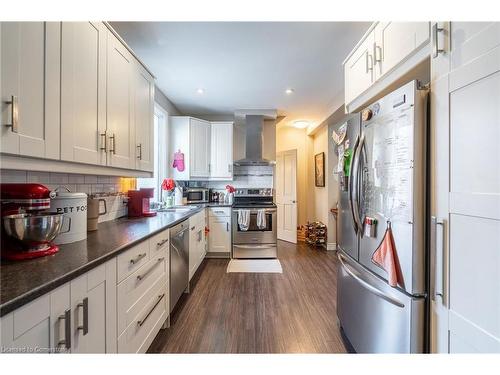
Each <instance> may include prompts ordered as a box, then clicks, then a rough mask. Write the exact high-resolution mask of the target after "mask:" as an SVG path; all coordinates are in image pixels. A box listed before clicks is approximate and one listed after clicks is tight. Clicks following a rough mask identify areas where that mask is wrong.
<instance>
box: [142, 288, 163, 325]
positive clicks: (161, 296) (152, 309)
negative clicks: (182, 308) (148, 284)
mask: <svg viewBox="0 0 500 375" xmlns="http://www.w3.org/2000/svg"><path fill="white" fill-rule="evenodd" d="M163 297H165V293H163V294H161V295H159V296H158V299H157V300H156V302H155V304H154V305H153V307H151V310H149V311H148V313H147V314H146V316H145V317H144V318H142V319H141V320H138V321H137V325H138V326H139V327H142V325H143V324H144V323H146V320H148V318H149V316H150V315H151V313H152V312H153V311H154V309H155V308H156V306H158V304H159V303H160V301H161V300H162V299H163Z"/></svg>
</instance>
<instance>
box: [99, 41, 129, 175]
mask: <svg viewBox="0 0 500 375" xmlns="http://www.w3.org/2000/svg"><path fill="white" fill-rule="evenodd" d="M107 49H108V56H107V80H106V84H107V135H108V150H109V151H108V165H110V166H112V167H117V168H128V169H133V168H135V148H136V147H135V146H136V145H135V132H134V121H133V120H134V116H133V104H134V103H133V98H134V95H133V80H132V69H133V62H134V60H133V56H132V55H131V54H130V52H129V51H128V50H127V49H126V48H125V46H124V45H123V44H122V43H121V42H120V41H119V40H118V39H117V38H116V37H115V36H114V35H113V34H112V33H111V32H108V45H107Z"/></svg>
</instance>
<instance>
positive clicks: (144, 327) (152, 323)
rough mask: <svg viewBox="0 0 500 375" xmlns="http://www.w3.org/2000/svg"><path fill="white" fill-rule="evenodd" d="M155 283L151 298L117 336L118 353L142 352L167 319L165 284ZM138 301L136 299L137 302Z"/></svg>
mask: <svg viewBox="0 0 500 375" xmlns="http://www.w3.org/2000/svg"><path fill="white" fill-rule="evenodd" d="M161 280H164V279H163V278H160V283H158V285H156V284H155V288H152V291H153V292H152V293H151V296H152V298H151V300H149V301H148V302H145V304H144V305H142V306H143V308H142V309H141V310H140V311H139V313H138V314H137V315H136V316H135V317H134V318H133V319H132V322H131V323H130V325H129V326H128V327H127V328H126V329H125V332H123V333H122V334H121V335H120V336H119V337H118V353H144V352H146V350H147V349H148V347H149V345H151V342H152V341H153V339H154V338H155V336H156V334H157V332H158V331H159V330H160V327H161V325H162V324H163V322H164V321H165V320H166V319H167V316H168V313H167V305H166V302H165V301H166V299H167V298H168V294H167V293H166V290H165V285H163V284H162V283H161ZM139 302H140V301H138V303H139Z"/></svg>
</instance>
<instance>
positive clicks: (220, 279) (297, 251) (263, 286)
mask: <svg viewBox="0 0 500 375" xmlns="http://www.w3.org/2000/svg"><path fill="white" fill-rule="evenodd" d="M278 258H279V260H280V262H281V264H282V267H283V273H282V274H255V273H229V274H228V273H226V267H227V264H228V262H229V260H228V259H206V260H205V261H204V263H203V264H202V265H201V266H200V269H199V270H198V272H197V275H195V277H194V279H193V281H192V282H191V293H190V294H189V295H184V296H183V297H182V299H181V301H180V302H179V306H177V308H176V311H175V312H174V314H173V316H172V318H171V327H170V328H169V329H166V330H162V331H161V332H160V333H159V334H158V336H157V337H156V338H155V340H154V342H153V344H152V345H151V347H150V349H149V352H151V353H345V352H346V348H345V345H344V343H343V341H342V338H341V334H340V330H339V328H338V327H337V323H336V320H337V318H336V310H335V308H336V266H337V259H336V256H335V254H334V252H332V251H328V252H327V251H325V250H313V249H311V248H308V247H307V246H305V245H304V244H298V245H294V244H290V243H287V242H283V241H279V242H278Z"/></svg>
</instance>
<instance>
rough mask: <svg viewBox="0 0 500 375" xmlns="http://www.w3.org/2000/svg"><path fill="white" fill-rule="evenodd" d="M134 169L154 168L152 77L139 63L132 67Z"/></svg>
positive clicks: (153, 86)
mask: <svg viewBox="0 0 500 375" xmlns="http://www.w3.org/2000/svg"><path fill="white" fill-rule="evenodd" d="M134 78H135V79H134V84H135V86H134V122H135V124H134V128H135V152H136V154H135V158H136V169H139V170H141V171H153V169H154V123H153V121H154V100H155V99H154V95H155V91H154V90H155V83H154V79H153V77H152V76H151V74H149V73H148V72H147V71H146V69H144V68H143V67H142V66H141V65H140V64H139V63H136V64H135V67H134Z"/></svg>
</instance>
